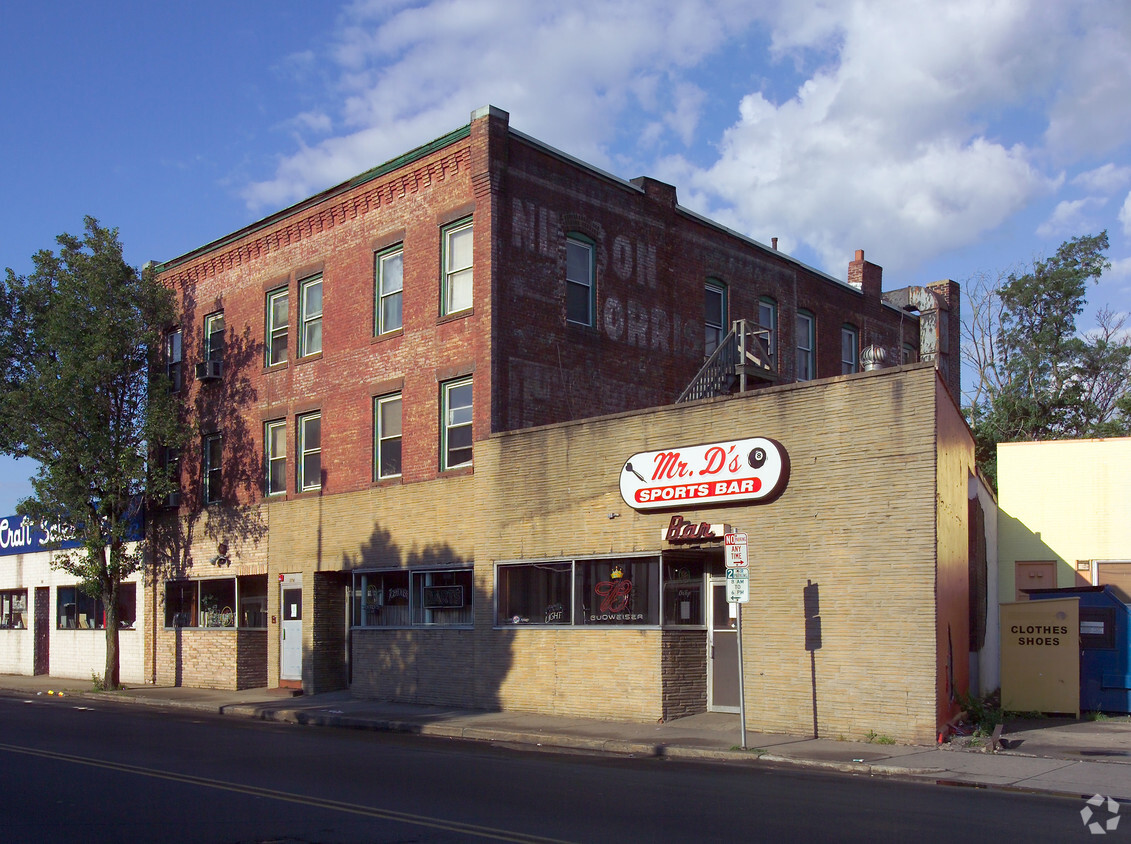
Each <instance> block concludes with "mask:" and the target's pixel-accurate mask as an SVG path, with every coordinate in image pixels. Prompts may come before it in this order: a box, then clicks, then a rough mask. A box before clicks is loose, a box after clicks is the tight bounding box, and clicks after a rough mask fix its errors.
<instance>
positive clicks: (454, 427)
mask: <svg viewBox="0 0 1131 844" xmlns="http://www.w3.org/2000/svg"><path fill="white" fill-rule="evenodd" d="M442 393H443V398H442V407H443V426H442V430H441V436H442V438H443V442H442V443H441V444H440V458H441V462H440V468H441V469H454V468H455V467H457V466H470V465H471V440H472V431H471V422H472V413H471V379H470V378H461V379H460V380H458V381H449V382H448V383H447V384H444V385H443V388H442Z"/></svg>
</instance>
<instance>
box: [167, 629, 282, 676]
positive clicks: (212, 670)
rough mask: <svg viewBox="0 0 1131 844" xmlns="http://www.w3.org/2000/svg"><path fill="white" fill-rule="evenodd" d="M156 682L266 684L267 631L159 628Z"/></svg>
mask: <svg viewBox="0 0 1131 844" xmlns="http://www.w3.org/2000/svg"><path fill="white" fill-rule="evenodd" d="M157 685H159V686H192V687H195V688H201V689H255V688H262V687H263V686H265V685H267V633H266V631H263V630H200V629H193V628H182V629H180V630H171V629H162V630H160V631H159V632H158V636H157Z"/></svg>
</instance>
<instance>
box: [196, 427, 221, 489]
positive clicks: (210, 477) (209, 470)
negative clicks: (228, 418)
mask: <svg viewBox="0 0 1131 844" xmlns="http://www.w3.org/2000/svg"><path fill="white" fill-rule="evenodd" d="M223 461H224V438H223V437H222V436H221V435H220V434H208V435H207V436H206V437H205V438H204V453H203V455H202V460H201V464H202V465H201V475H202V480H203V482H204V503H205V504H212V503H214V502H216V501H219V500H220V499H221V497H222V490H221V481H222V472H221V469H222V466H223Z"/></svg>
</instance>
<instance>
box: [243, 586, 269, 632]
mask: <svg viewBox="0 0 1131 844" xmlns="http://www.w3.org/2000/svg"><path fill="white" fill-rule="evenodd" d="M236 588H237V589H238V590H239V592H238V594H239V598H238V601H239V606H240V610H239V620H238V622H237V624H238V625H239V626H240V627H250V628H263V629H266V627H267V575H265V574H250V575H245V576H243V577H237V578H236Z"/></svg>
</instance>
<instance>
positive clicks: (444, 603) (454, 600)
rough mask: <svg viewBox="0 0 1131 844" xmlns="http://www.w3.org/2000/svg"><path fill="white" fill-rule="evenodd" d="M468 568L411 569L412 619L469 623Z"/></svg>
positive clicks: (470, 585) (469, 571) (469, 574)
mask: <svg viewBox="0 0 1131 844" xmlns="http://www.w3.org/2000/svg"><path fill="white" fill-rule="evenodd" d="M471 593H472V577H471V569H456V570H454V571H414V572H413V573H412V623H413V624H435V625H460V624H471V623H472V621H473V619H472V616H471Z"/></svg>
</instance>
